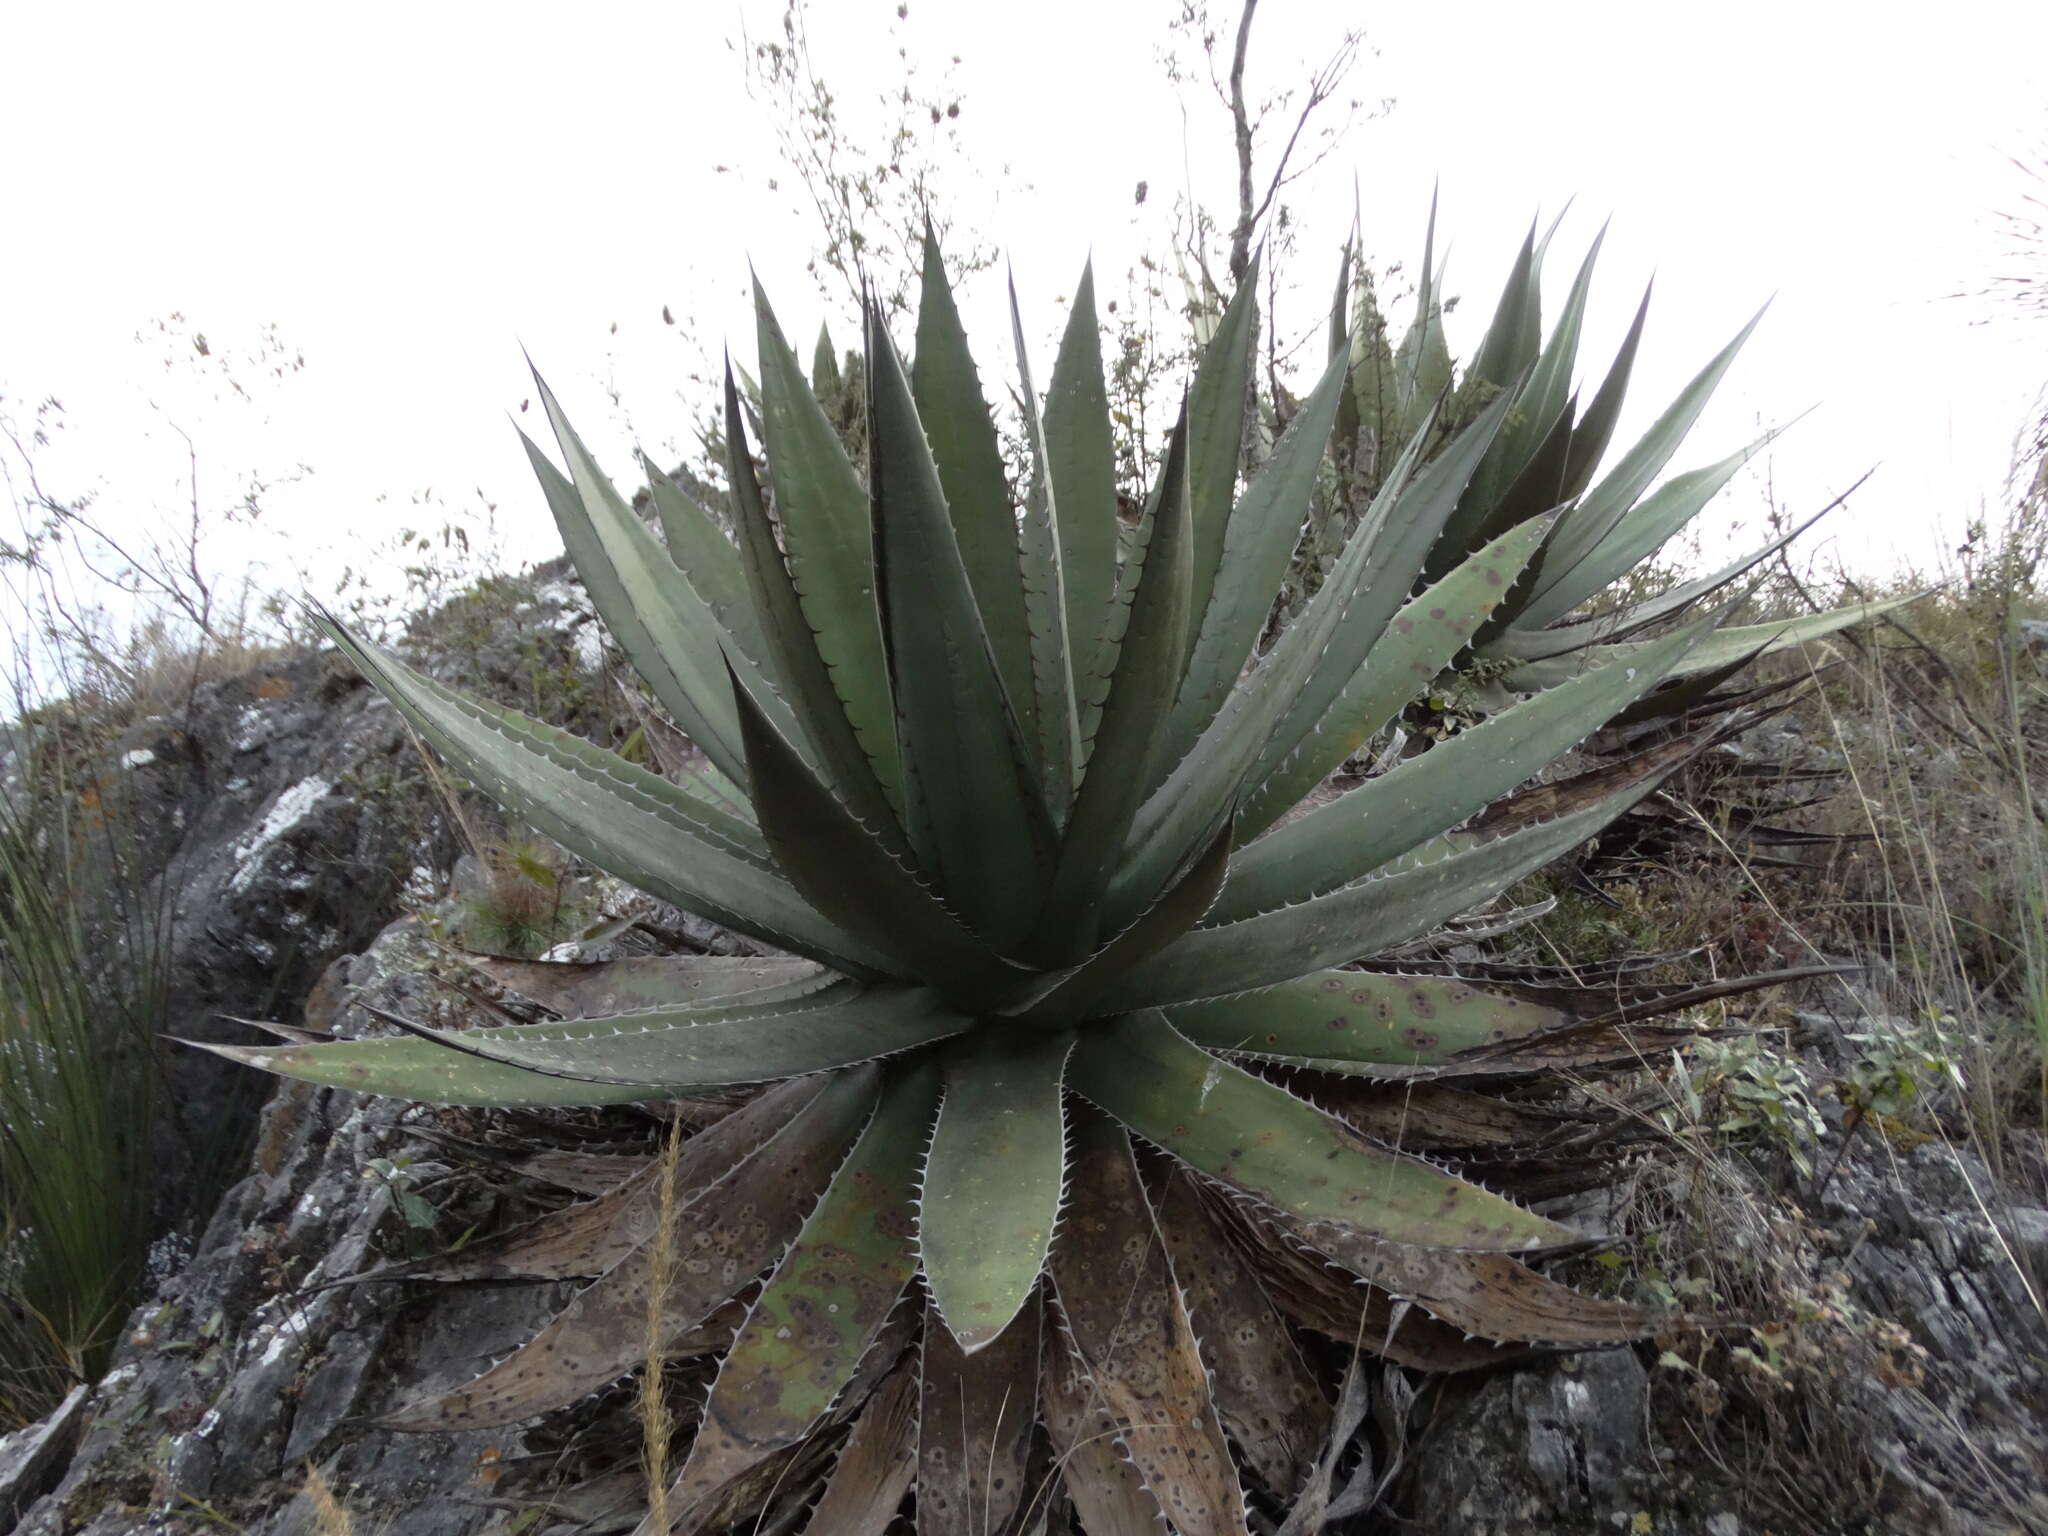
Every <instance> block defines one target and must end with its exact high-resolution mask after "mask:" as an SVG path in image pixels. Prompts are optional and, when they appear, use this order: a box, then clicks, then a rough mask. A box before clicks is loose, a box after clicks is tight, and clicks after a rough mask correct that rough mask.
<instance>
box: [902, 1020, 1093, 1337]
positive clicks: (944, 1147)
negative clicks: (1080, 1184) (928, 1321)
mask: <svg viewBox="0 0 2048 1536" xmlns="http://www.w3.org/2000/svg"><path fill="white" fill-rule="evenodd" d="M1073 1048H1074V1037H1073V1035H1072V1034H1071V1033H1070V1032H1061V1033H1049V1032H1047V1031H1044V1030H1038V1029H1032V1028H1029V1027H1028V1026H1024V1025H1016V1026H1012V1027H1011V1028H1009V1029H1005V1030H1002V1031H1001V1032H1000V1033H998V1034H996V1035H995V1036H994V1037H993V1038H991V1039H988V1040H986V1041H981V1040H977V1042H976V1044H975V1047H974V1048H973V1049H972V1050H970V1051H968V1052H966V1053H964V1054H962V1055H960V1056H956V1057H954V1058H952V1059H951V1060H949V1061H948V1062H947V1064H946V1072H945V1097H944V1100H943V1101H942V1104H941V1107H940V1110H939V1118H938V1125H937V1127H936V1128H935V1129H934V1131H933V1132H932V1138H931V1149H930V1151H929V1153H928V1154H927V1155H926V1158H925V1164H924V1188H923V1193H922V1195H921V1197H920V1199H919V1202H918V1247H919V1250H920V1252H921V1253H922V1256H923V1261H924V1275H925V1284H926V1286H927V1287H929V1289H930V1291H931V1296H932V1301H933V1303H934V1304H935V1305H936V1306H937V1308H938V1311H939V1314H940V1316H942V1317H943V1318H944V1319H945V1321H946V1325H947V1327H948V1328H949V1329H950V1330H951V1332H952V1335H953V1337H954V1338H955V1339H957V1340H958V1341H959V1345H960V1347H961V1348H962V1349H964V1350H966V1351H967V1352H968V1353H969V1354H972V1353H974V1352H975V1351H977V1350H980V1349H983V1348H986V1347H987V1346H988V1345H990V1344H991V1343H993V1342H994V1340H995V1339H996V1337H997V1336H998V1335H999V1334H1001V1333H1003V1332H1004V1330H1006V1329H1008V1328H1009V1327H1010V1326H1011V1325H1012V1323H1013V1321H1014V1320H1015V1319H1016V1317H1017V1316H1018V1314H1019V1312H1020V1311H1022V1310H1023V1308H1024V1305H1025V1302H1026V1301H1027V1300H1028V1299H1029V1298H1030V1296H1031V1294H1032V1291H1033V1288H1034V1287H1035V1286H1036V1285H1037V1284H1038V1276H1039V1273H1040V1272H1041V1271H1042V1270H1043V1269H1044V1268H1045V1258H1046V1254H1047V1253H1048V1252H1049V1251H1050V1249H1051V1247H1052V1234H1053V1224H1054V1222H1055V1221H1056V1220H1057V1219H1058V1216H1059V1207H1060V1192H1061V1190H1062V1189H1063V1188H1064V1187H1065V1178H1066V1122H1065V1116H1064V1111H1063V1096H1062V1093H1061V1084H1062V1080H1063V1078H1064V1076H1065V1072H1066V1063H1067V1056H1068V1054H1069V1053H1070V1052H1071V1051H1072V1050H1073ZM1033 1358H1034V1359H1035V1358H1036V1350H1035V1345H1034V1352H1033Z"/></svg>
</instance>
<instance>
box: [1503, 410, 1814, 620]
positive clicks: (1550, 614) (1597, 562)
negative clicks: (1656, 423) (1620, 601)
mask: <svg viewBox="0 0 2048 1536" xmlns="http://www.w3.org/2000/svg"><path fill="white" fill-rule="evenodd" d="M1776 435H1777V434H1776V433H1774V432H1766V433H1765V434H1764V435H1763V436H1762V437H1760V438H1758V439H1757V440H1756V441H1755V442H1753V443H1751V444H1750V445H1749V446H1748V447H1746V448H1738V449H1737V450H1736V451H1735V452H1734V453H1731V454H1729V455H1728V457H1727V458H1725V459H1723V460H1721V461H1720V463H1718V464H1709V465H1707V466H1706V467H1705V468H1703V469H1694V470H1688V471H1686V472H1685V473H1684V474H1682V475H1675V476H1673V477H1672V478H1671V479H1670V480H1667V481H1666V482H1665V483H1664V484H1663V485H1661V486H1659V487H1658V488H1657V489H1656V490H1654V491H1652V492H1651V493H1650V494H1649V495H1648V496H1645V497H1644V498H1643V499H1642V500H1641V501H1639V502H1637V503H1636V504H1635V505H1634V506H1633V507H1631V508H1630V509H1629V511H1628V512H1627V514H1626V515H1624V516H1623V517H1622V519H1621V521H1620V522H1618V523H1616V524H1615V525H1614V531H1613V532H1612V533H1610V534H1608V536H1607V537H1606V538H1604V539H1602V540H1601V541H1600V542H1599V543H1598V544H1597V545H1595V546H1594V547H1593V548H1592V549H1590V550H1588V551H1587V552H1586V554H1585V556H1584V557H1583V558H1582V559H1581V560H1580V561H1579V563H1578V566H1577V568H1576V569H1574V570H1570V571H1555V570H1553V571H1550V572H1549V573H1547V574H1546V577H1545V579H1544V581H1543V583H1542V586H1543V595H1542V596H1541V597H1540V598H1537V599H1536V600H1534V601H1533V602H1531V603H1530V604H1529V605H1528V606H1527V608H1526V609H1524V610H1523V612H1521V613H1520V614H1518V615H1517V616H1516V622H1517V623H1518V624H1521V625H1524V626H1526V627H1528V628H1530V629H1538V628H1541V627H1542V626H1543V625H1545V624H1550V623H1553V622H1555V621H1556V620H1558V619H1561V618H1563V617H1564V616H1565V615H1566V614H1567V613H1570V612H1571V611H1572V610H1573V609H1574V608H1576V607H1578V606H1579V604H1581V603H1583V602H1585V601H1586V600H1587V599H1588V598H1590V597H1592V596H1594V595H1595V594H1596V593H1598V592H1601V591H1603V590H1605V589H1606V587H1607V586H1608V584H1609V583H1611V582H1614V581H1618V580H1619V579H1620V578H1621V577H1623V576H1625V575H1627V574H1628V573H1629V572H1630V571H1632V570H1634V569H1635V568H1636V567H1637V566H1638V565H1640V564H1641V563H1642V562H1643V561H1645V560H1647V559H1648V558H1649V557H1650V556H1651V555H1654V554H1655V553H1656V552H1657V551H1658V550H1660V549H1662V548H1663V547H1664V545H1665V543H1666V542H1667V541H1669V540H1670V539H1671V537H1672V536H1673V535H1674V534H1676V533H1677V532H1678V531H1679V530H1680V529H1681V528H1683V527H1685V525H1686V524H1687V523H1689V522H1691V521H1692V520H1693V518H1694V517H1696V516H1698V515H1699V513H1700V511H1701V509H1702V508H1704V507H1705V506H1706V504H1707V503H1708V502H1709V501H1711V500H1713V499H1714V497H1715V496H1716V495H1717V494H1719V492H1720V490H1721V487H1722V486H1724V485H1726V484H1727V483H1728V482H1729V481H1730V480H1731V479H1733V478H1734V476H1735V472H1736V471H1737V470H1739V469H1741V468H1742V466H1743V465H1745V464H1747V463H1748V462H1749V461H1750V459H1751V458H1752V457H1754V456H1755V454H1756V452H1757V450H1759V449H1760V448H1762V447H1763V446H1764V445H1765V444H1766V443H1768V442H1770V441H1771V439H1772V438H1773V437H1775V436H1776Z"/></svg>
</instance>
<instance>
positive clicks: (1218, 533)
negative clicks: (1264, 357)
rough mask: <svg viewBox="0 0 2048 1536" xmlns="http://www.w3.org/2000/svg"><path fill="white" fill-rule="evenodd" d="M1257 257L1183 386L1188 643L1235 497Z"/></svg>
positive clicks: (1205, 601) (1255, 310)
mask: <svg viewBox="0 0 2048 1536" xmlns="http://www.w3.org/2000/svg"><path fill="white" fill-rule="evenodd" d="M1263 260H1264V257H1263V255H1262V254H1261V255H1254V256H1253V257H1252V261H1251V265H1250V267H1249V268H1248V269H1247V270H1246V272H1245V275H1244V278H1243V280H1242V281H1241V282H1240V283H1239V284H1238V287H1237V292H1236V294H1234V295H1233V296H1232V298H1231V300H1230V307H1229V308H1227V309H1226V310H1224V311H1223V319H1222V320H1221V321H1220V322H1219V323H1218V325H1217V327H1216V334H1215V335H1214V336H1212V337H1211V338H1210V339H1209V345H1208V346H1207V347H1206V348H1205V349H1204V350H1203V353H1202V360H1201V362H1200V363H1198V364H1197V365H1196V367H1195V379H1194V383H1193V384H1191V385H1190V386H1189V388H1188V398H1187V434H1188V446H1187V483H1188V516H1189V519H1190V521H1191V523H1192V535H1191V539H1190V551H1191V559H1192V564H1191V566H1190V577H1189V588H1188V591H1189V597H1188V639H1189V640H1190V641H1192V639H1193V637H1194V636H1195V635H1196V634H1198V633H1200V630H1201V626H1202V624H1203V622H1204V620H1205V616H1206V615H1207V614H1208V612H1209V595H1210V593H1211V592H1212V591H1213V590H1214V588H1215V585H1216V578H1217V575H1218V573H1219V569H1220V567H1221V565H1222V562H1223V544H1224V539H1225V537H1226V529H1227V528H1228V526H1229V523H1230V509H1231V506H1232V505H1233V503H1234V502H1235V501H1236V499H1237V461H1238V455H1239V454H1240V453H1241V452H1242V450H1243V444H1244V416H1245V406H1246V402H1247V401H1248V400H1249V399H1250V388H1251V368H1252V342H1253V340H1254V338H1255V337H1256V336H1257V335H1258V330H1259V268H1260V265H1261V263H1262V261H1263ZM1273 585H1274V586H1278V585H1279V583H1278V582H1277V581H1276V582H1275V583H1274V584H1273ZM1272 591H1273V587H1268V588H1267V589H1266V592H1267V595H1268V596H1270V595H1271V594H1272ZM1183 654H1185V650H1184V649H1183Z"/></svg>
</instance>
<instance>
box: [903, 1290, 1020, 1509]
mask: <svg viewBox="0 0 2048 1536" xmlns="http://www.w3.org/2000/svg"><path fill="white" fill-rule="evenodd" d="M1039 1327H1040V1303H1039V1301H1038V1297H1037V1294H1036V1293H1034V1294H1033V1297H1032V1300H1031V1301H1030V1303H1029V1304H1028V1305H1027V1306H1026V1307H1025V1308H1024V1309H1023V1311H1022V1312H1021V1313H1020V1314H1019V1316H1018V1317H1017V1319H1016V1321H1014V1322H1013V1323H1011V1324H1010V1326H1009V1327H1008V1328H1005V1329H1004V1330H1003V1332H1002V1334H1001V1336H1000V1337H998V1338H997V1339H996V1340H995V1341H994V1342H993V1343H992V1344H990V1345H989V1346H988V1347H987V1348H985V1349H981V1350H977V1351H976V1352H975V1353H974V1354H971V1355H970V1354H966V1353H965V1352H963V1351H962V1350H961V1348H960V1346H959V1344H958V1343H957V1342H955V1340H954V1338H953V1334H952V1331H951V1330H950V1329H948V1328H947V1326H946V1324H945V1321H944V1319H942V1318H941V1317H940V1316H939V1315H938V1312H937V1310H936V1308H927V1309H926V1312H925V1324H924V1368H923V1369H924V1391H923V1409H922V1411H921V1413H920V1415H919V1422H918V1431H917V1528H918V1530H919V1532H920V1533H922V1536H951V1533H953V1532H955V1531H981V1532H999V1531H1002V1530H1004V1529H1006V1528H1007V1527H1008V1526H1009V1524H1010V1523H1011V1521H1012V1519H1013V1518H1014V1517H1015V1516H1016V1514H1017V1513H1018V1509H1019V1507H1020V1505H1021V1503H1022V1501H1023V1498H1024V1495H1025V1492H1026V1489H1025V1478H1026V1472H1027V1464H1028V1462H1029V1459H1030V1453H1031V1433H1032V1430H1033V1428H1034V1427H1035V1426H1036V1425H1037V1422H1038V1342H1039V1340H1038V1335H1039Z"/></svg>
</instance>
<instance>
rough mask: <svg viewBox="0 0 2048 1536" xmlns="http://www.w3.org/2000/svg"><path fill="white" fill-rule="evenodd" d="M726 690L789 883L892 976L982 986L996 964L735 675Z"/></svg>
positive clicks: (955, 987)
mask: <svg viewBox="0 0 2048 1536" xmlns="http://www.w3.org/2000/svg"><path fill="white" fill-rule="evenodd" d="M733 686H734V691H735V697H736V701H737V704H738V707H739V718H740V734H741V737H742V740H743V741H744V743H745V746H746V751H747V763H748V772H749V774H750V776H751V778H752V782H753V784H754V793H755V803H756V806H757V808H758V810H759V812H760V816H761V832H762V835H763V836H764V837H765V838H766V839H767V840H768V846H769V847H770V848H771V849H772V850H773V851H774V854H775V862H776V863H777V865H778V866H780V868H781V869H782V871H783V872H784V873H785V874H787V875H788V876H789V879H790V883H791V884H793V885H794V886H795V887H796V888H797V890H798V891H799V892H800V893H802V895H803V897H804V899H805V900H806V901H808V902H809V903H810V904H811V905H812V906H814V907H816V908H817V909H818V910H819V911H820V912H822V913H824V914H825V915H826V916H827V917H828V918H830V919H831V920H832V921H833V922H834V923H835V924H837V925H838V926H839V927H840V928H842V929H844V930H845V931H846V932H849V933H852V934H854V935H855V936H856V937H858V938H859V939H860V940H861V941H862V942H863V943H866V944H872V945H873V946H874V947H875V948H876V949H878V950H882V951H884V952H886V953H887V954H889V955H890V956H891V957H892V958H893V961H894V968H895V970H896V971H897V973H898V974H900V975H903V976H919V977H923V978H925V979H927V980H930V981H933V982H935V983H937V984H939V985H941V986H944V987H947V988H948V989H949V990H951V991H953V992H954V993H955V994H956V995H972V994H973V992H974V991H975V990H976V989H977V988H982V987H986V986H988V985H989V983H990V980H991V977H992V974H993V973H994V972H996V971H998V970H1000V969H1002V968H1003V967H1002V965H1001V962H999V961H998V960H996V958H995V957H994V955H992V954H991V953H990V952H989V950H988V949H987V948H986V947H985V946H983V945H982V944H981V943H980V942H979V941H977V940H976V939H975V937H974V935H972V934H971V933H969V932H968V931H967V929H966V928H965V927H963V926H962V925H961V923H960V921H959V919H958V918H956V917H955V916H954V915H953V914H952V912H950V911H949V910H948V909H947V908H946V906H945V904H944V903H943V902H941V901H940V900H939V898H938V897H937V895H936V894H934V893H933V892H932V890H931V889H930V888H929V887H928V886H926V885H925V883H924V881H923V880H922V879H920V878H919V876H918V873H917V871H916V870H915V869H914V868H913V867H911V866H910V865H909V864H907V863H906V862H904V860H903V859H902V858H901V857H899V855H898V853H897V852H896V850H895V848H894V847H893V846H892V842H893V840H885V839H884V838H882V837H880V836H877V835H876V832H875V831H874V829H873V828H872V827H871V826H870V825H869V824H867V823H865V822H862V821H860V820H857V819H856V818H855V816H854V815H853V813H852V812H851V811H850V810H849V809H848V807H846V806H845V805H842V804H841V803H840V802H839V801H838V799H836V798H835V797H834V796H833V795H832V793H831V792H830V791H829V790H827V789H826V788H825V787H824V786H823V785H821V784H819V783H818V782H817V781H816V780H815V779H813V778H812V777H811V776H810V774H809V773H808V772H807V771H806V770H805V768H804V765H803V763H802V762H800V761H799V760H798V758H797V756H796V753H795V752H794V751H793V750H792V749H791V748H790V746H789V744H788V743H787V742H785V741H784V740H783V739H782V738H781V737H780V736H779V735H778V734H777V733H776V731H775V728H774V727H773V726H772V725H771V724H769V722H768V720H767V718H766V717H765V716H764V715H763V714H762V713H761V712H760V710H758V709H756V708H755V707H754V703H753V700H751V699H750V698H748V697H746V695H745V693H744V692H743V691H741V690H740V689H739V686H738V681H737V679H735V680H734V684H733ZM884 813H885V814H886V808H884Z"/></svg>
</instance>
